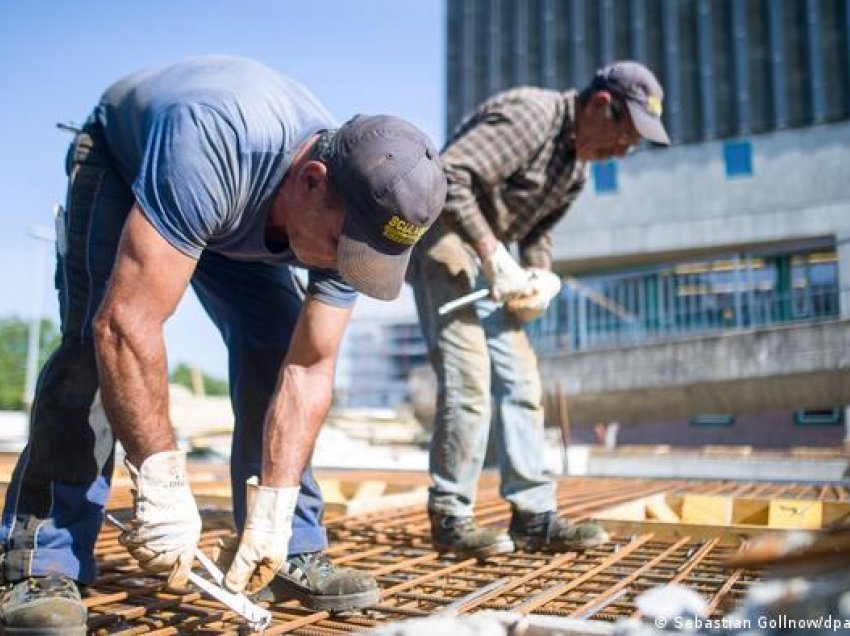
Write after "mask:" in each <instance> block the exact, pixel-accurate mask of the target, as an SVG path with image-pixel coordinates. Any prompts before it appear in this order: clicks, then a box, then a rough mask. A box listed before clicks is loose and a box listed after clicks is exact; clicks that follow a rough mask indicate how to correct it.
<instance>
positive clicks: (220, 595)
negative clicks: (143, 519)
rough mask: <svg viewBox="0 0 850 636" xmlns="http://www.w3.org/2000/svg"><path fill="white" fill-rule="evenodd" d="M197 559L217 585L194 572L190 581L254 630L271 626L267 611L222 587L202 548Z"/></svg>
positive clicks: (218, 573)
mask: <svg viewBox="0 0 850 636" xmlns="http://www.w3.org/2000/svg"><path fill="white" fill-rule="evenodd" d="M106 518H107V519H108V520H109V521H110V522H111V523H112V524H113V525H114V526H115V527H117V528H118V529H119V530H122V531H123V532H126V531H127V530H129V528H127V526H126V525H124V524H123V523H122V522H121V521H119V520H118V519H117V518H116V517H114V516H113V515H111V514H107V515H106ZM195 558H196V559H198V561H200V562H201V565H203V566H204V569H205V570H206V571H207V572H209V574H210V576H211V577H212V578H213V581H215V583H212V582H211V581H208V580H206V579H205V578H204V577H202V576H199V575H198V574H195V573H194V572H189V580H190V581H191V582H192V583H194V584H195V585H197V586H198V587H199V588H201V589H202V590H203V591H204V592H206V593H207V594H209V595H210V596H212V597H213V598H214V599H215V600H217V601H218V602H219V603H223V604H224V605H226V606H227V607H229V608H230V609H232V610H233V611H234V612H236V613H237V614H239V615H240V616H242V617H243V618H244V619H245V620H246V621H247V622H248V626H249V627H250V628H251V629H252V630H254V631H258V632H261V631H263V630H264V629H266V627H268V626H269V625H270V624H271V622H272V615H271V612H269V611H268V610H267V609H265V608H263V607H260V606H259V605H255V604H254V603H252V602H251V601H250V600H249V599H248V597H247V596H245V595H244V594H234V593H233V592H228V591H227V590H226V589H224V588H223V587H221V585H222V581H224V573H222V571H221V570H219V569H218V566H217V565H216V564H215V563H214V562H213V561H212V559H210V558H209V557H208V556H207V555H206V554H204V552H203V551H202V550H201V549H200V548H196V549H195Z"/></svg>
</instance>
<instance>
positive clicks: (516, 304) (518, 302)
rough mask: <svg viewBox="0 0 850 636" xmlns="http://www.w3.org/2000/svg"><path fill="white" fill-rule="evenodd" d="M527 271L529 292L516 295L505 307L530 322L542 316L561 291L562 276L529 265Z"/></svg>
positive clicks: (523, 320) (524, 320)
mask: <svg viewBox="0 0 850 636" xmlns="http://www.w3.org/2000/svg"><path fill="white" fill-rule="evenodd" d="M526 272H527V273H528V283H529V289H528V293H527V294H525V295H524V296H516V297H514V298H512V299H510V300H509V301H508V302H507V303H506V304H505V308H506V309H507V310H508V311H510V312H511V313H512V314H514V315H515V316H516V317H517V318H519V319H520V320H521V321H522V322H530V321H532V320H534V319H535V318H538V317H540V316H541V315H542V314H543V312H545V311H546V309H548V308H549V303H551V302H552V299H553V298H555V296H557V295H558V292H560V291H561V277H560V276H558V275H557V274H555V273H553V272H550V271H549V270H547V269H540V268H538V267H529V268H528V269H527V270H526Z"/></svg>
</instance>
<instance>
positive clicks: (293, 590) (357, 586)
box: [256, 552, 379, 612]
mask: <svg viewBox="0 0 850 636" xmlns="http://www.w3.org/2000/svg"><path fill="white" fill-rule="evenodd" d="M378 597H379V594H378V584H377V583H376V582H375V579H373V578H372V576H371V575H369V574H368V573H367V572H361V571H360V570H353V569H351V568H343V567H336V566H335V565H334V564H333V563H331V560H330V559H329V558H328V557H327V555H325V553H324V552H307V553H305V554H296V555H293V556H290V557H289V558H288V559H287V560H286V562H285V563H284V564H283V567H281V568H280V570H278V572H277V575H275V577H274V579H272V582H271V583H269V585H268V587H267V588H265V589H264V590H262V591H260V592H259V593H258V594H257V596H256V598H257V600H260V601H273V602H280V601H288V600H291V599H297V600H298V601H300V602H301V604H302V605H304V606H305V607H309V608H310V609H315V610H320V611H327V612H345V611H349V610H356V609H362V608H364V607H369V606H370V605H374V604H375V603H377V602H378Z"/></svg>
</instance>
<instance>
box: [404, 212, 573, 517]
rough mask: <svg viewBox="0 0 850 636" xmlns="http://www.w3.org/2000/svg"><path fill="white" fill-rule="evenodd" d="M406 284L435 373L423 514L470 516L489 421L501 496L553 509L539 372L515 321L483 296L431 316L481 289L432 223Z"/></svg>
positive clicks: (474, 271) (460, 253) (450, 239)
mask: <svg viewBox="0 0 850 636" xmlns="http://www.w3.org/2000/svg"><path fill="white" fill-rule="evenodd" d="M408 281H409V282H410V283H411V285H412V286H413V291H414V295H415V298H416V305H417V309H418V311H419V319H420V323H421V325H422V331H423V334H424V336H425V341H426V343H427V345H428V355H429V359H430V361H431V364H432V365H433V367H434V371H435V372H436V375H437V409H436V414H435V421H434V433H433V437H432V438H431V450H430V466H429V469H430V472H431V477H432V479H433V486H432V487H431V489H430V495H429V503H428V505H429V509H430V510H432V511H434V512H437V513H440V514H444V515H453V516H470V515H471V514H472V511H473V507H474V504H475V493H476V489H477V486H478V478H479V477H480V475H481V469H482V467H483V465H484V456H485V454H486V450H487V438H488V435H489V432H490V426H491V421H492V422H493V425H494V426H495V427H496V429H495V440H496V447H497V450H498V459H499V471H500V478H501V481H500V493H501V495H502V497H503V498H504V499H506V500H507V501H508V502H510V504H511V506H512V507H513V508H514V509H515V510H519V511H522V512H534V513H538V512H545V511H548V510H554V509H555V507H556V505H555V485H554V482H553V481H552V480H551V479H549V478H548V477H546V476H545V475H544V473H543V452H544V444H543V404H542V391H541V386H540V374H539V371H538V368H537V357H536V356H535V354H534V350H533V349H532V348H531V345H530V343H529V341H528V338H527V336H526V334H525V331H523V329H522V325H521V323H520V322H519V321H518V320H517V319H516V318H515V317H514V316H513V315H511V314H510V312H507V311H506V310H505V309H504V307H503V306H501V305H500V304H497V303H495V302H493V301H492V300H490V299H489V298H487V299H484V300H480V301H478V302H476V303H475V304H474V305H472V306H467V307H464V308H462V309H459V310H457V311H455V312H454V313H451V314H449V315H447V316H438V315H437V309H438V308H439V307H440V305H442V304H443V303H445V302H447V301H450V300H454V299H455V298H458V297H459V296H462V295H463V294H466V293H468V292H470V291H471V290H473V289H479V288H482V287H486V281H485V280H484V278H483V276H482V275H481V272H480V268H479V265H478V261H477V259H476V258H475V256H474V254H473V252H472V250H471V249H470V248H469V246H468V245H466V244H465V243H464V242H463V240H462V239H461V238H460V236H458V235H457V234H455V233H453V232H449V231H446V230H444V229H443V228H442V227H440V226H439V225H438V226H436V227H435V228H434V229H432V230H431V231H429V233H428V234H427V235H426V236H425V238H423V240H422V243H421V244H420V245H419V246H418V247H417V249H416V252H415V255H414V257H413V259H412V261H411V266H410V270H409V273H408Z"/></svg>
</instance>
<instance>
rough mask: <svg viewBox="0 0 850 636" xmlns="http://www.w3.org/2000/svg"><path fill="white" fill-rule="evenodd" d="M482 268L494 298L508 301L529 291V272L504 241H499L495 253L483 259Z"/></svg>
mask: <svg viewBox="0 0 850 636" xmlns="http://www.w3.org/2000/svg"><path fill="white" fill-rule="evenodd" d="M481 269H482V271H483V272H484V277H485V278H486V279H487V282H488V284H489V287H490V295H491V296H492V297H493V300H496V301H499V300H501V301H508V300H510V299H511V298H514V297H516V296H521V295H523V294H525V293H527V292H528V287H529V275H528V272H526V271H525V270H524V269H523V268H522V267H520V266H519V263H517V262H516V261H515V260H514V257H513V256H511V253H510V252H509V251H508V250H507V248H506V247H505V245H504V243H501V242H500V243H497V245H496V249H495V250H493V253H492V254H490V256H488V257H487V258H483V259H481Z"/></svg>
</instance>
